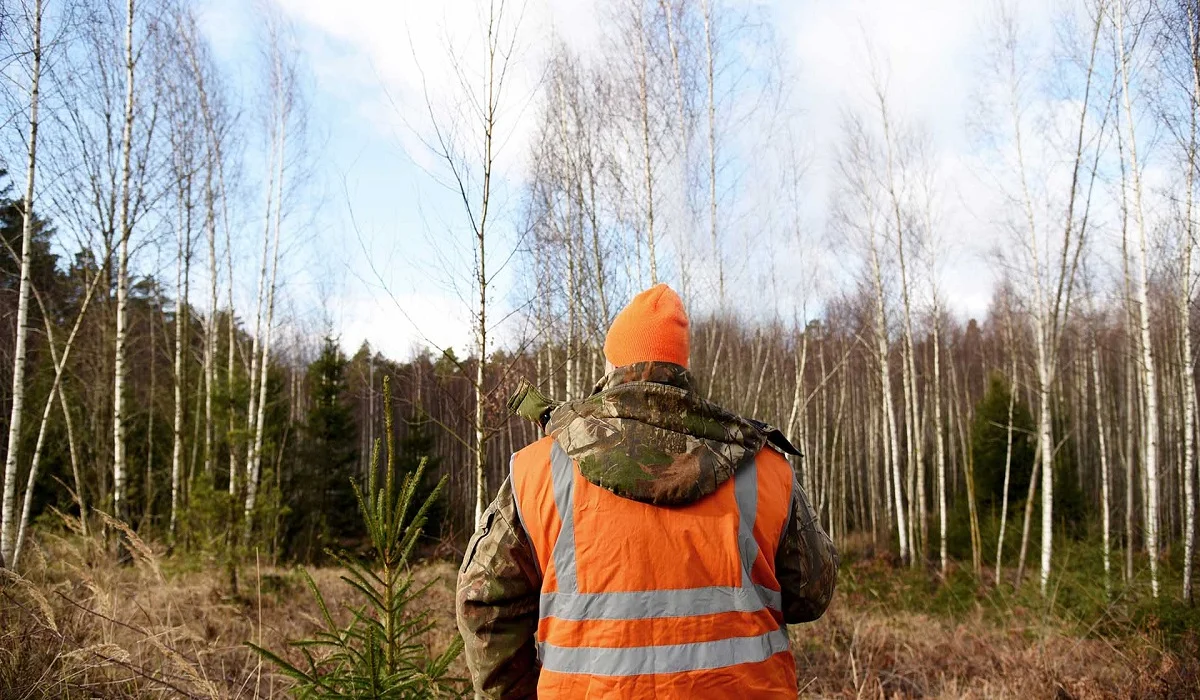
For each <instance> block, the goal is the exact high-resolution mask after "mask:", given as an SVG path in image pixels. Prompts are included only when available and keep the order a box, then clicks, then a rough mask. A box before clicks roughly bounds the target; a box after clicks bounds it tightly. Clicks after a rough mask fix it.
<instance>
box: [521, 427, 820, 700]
mask: <svg viewBox="0 0 1200 700" xmlns="http://www.w3.org/2000/svg"><path fill="white" fill-rule="evenodd" d="M509 469H510V471H511V475H510V476H511V479H512V487H513V494H514V496H515V497H516V501H517V513H518V515H519V516H520V518H521V524H522V526H523V527H524V528H525V531H526V532H527V533H528V534H529V539H530V541H531V543H532V544H533V548H534V550H535V554H536V556H537V561H538V565H539V567H540V569H541V572H542V589H541V597H540V600H539V620H538V629H537V648H538V657H539V658H540V660H541V664H542V672H541V676H540V678H539V680H538V697H539V698H541V699H542V700H546V699H547V698H572V699H574V698H601V697H602V698H609V697H621V698H738V700H748V699H750V698H795V697H796V694H797V688H796V664H795V660H794V658H793V657H792V655H791V652H790V651H789V649H788V637H787V630H786V628H785V627H784V625H783V614H782V612H781V604H780V587H779V582H778V580H776V578H775V552H776V550H777V549H778V546H779V542H780V539H781V537H782V535H783V528H784V526H785V525H786V523H787V520H788V514H789V511H790V509H791V497H792V479H793V476H792V469H791V466H790V465H789V464H788V463H787V461H786V460H785V459H784V458H783V457H782V456H781V455H779V454H778V453H776V452H775V451H774V450H772V449H769V448H767V449H763V450H762V451H761V452H760V453H759V454H758V456H757V457H756V458H755V460H754V462H753V463H751V464H748V465H745V466H743V467H742V468H741V469H739V470H738V471H737V472H736V473H735V475H734V478H732V479H730V480H728V481H726V482H725V483H724V484H722V485H721V486H720V487H719V488H718V489H717V490H716V491H715V492H713V493H712V494H710V495H708V496H706V497H704V498H702V499H700V500H698V501H696V502H694V503H691V504H688V505H685V506H677V507H664V506H655V505H651V504H648V503H641V502H638V501H633V500H630V499H627V498H622V497H620V496H617V495H615V494H613V493H611V492H609V491H608V490H606V489H604V488H602V487H600V486H596V485H595V484H592V483H591V482H590V481H588V480H587V479H586V478H584V477H583V475H582V474H580V473H579V470H578V469H577V468H576V467H575V464H574V462H573V461H572V460H571V458H570V457H569V456H568V455H567V453H566V452H565V451H564V450H563V449H562V448H561V447H560V446H559V445H558V443H556V442H555V441H554V440H553V438H549V437H547V438H543V439H542V440H539V441H538V442H536V443H534V444H532V445H530V446H529V447H526V448H525V449H523V450H521V451H520V452H518V453H516V454H515V455H513V458H512V461H511V462H510V466H509Z"/></svg>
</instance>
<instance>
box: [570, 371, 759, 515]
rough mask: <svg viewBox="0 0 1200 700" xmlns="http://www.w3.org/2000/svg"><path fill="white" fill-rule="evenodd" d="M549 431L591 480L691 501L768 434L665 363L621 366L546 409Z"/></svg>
mask: <svg viewBox="0 0 1200 700" xmlns="http://www.w3.org/2000/svg"><path fill="white" fill-rule="evenodd" d="M546 431H547V432H548V433H549V434H550V435H552V436H553V437H554V439H555V440H557V441H558V444H559V445H561V446H562V448H563V449H564V450H566V451H567V454H569V455H570V456H571V457H572V458H574V459H575V460H576V462H577V464H578V465H579V471H580V473H582V474H583V475H584V477H586V478H587V480H588V481H590V482H592V483H593V484H596V485H597V486H601V487H603V488H606V489H608V490H609V491H612V492H613V493H615V494H617V495H618V496H623V497H625V498H630V499H633V500H635V501H642V502H644V503H653V504H656V505H681V504H684V503H691V502H693V501H695V500H697V499H699V498H701V497H702V496H706V495H708V494H710V493H712V492H713V491H716V490H717V487H719V486H720V485H721V484H723V483H725V482H726V481H727V480H729V478H730V477H732V476H733V473H734V471H736V470H737V469H738V467H740V466H742V465H743V464H745V463H747V462H749V461H751V460H753V459H754V456H755V455H756V454H758V451H759V450H760V449H762V447H763V445H764V444H765V443H766V432H765V431H763V430H762V429H760V428H759V427H758V426H756V425H754V424H753V423H751V422H750V421H748V420H745V419H743V418H741V417H739V416H736V415H734V414H732V413H730V412H729V411H726V410H725V409H723V408H721V407H720V406H718V405H716V404H714V403H712V402H711V401H706V400H705V399H703V398H701V397H700V396H699V395H698V394H697V393H695V392H693V391H692V377H691V374H690V373H689V372H688V370H687V369H685V368H684V367H681V366H680V365H675V364H670V363H666V362H639V363H636V364H633V365H629V366H627V367H620V368H618V369H616V370H614V371H613V372H611V373H609V374H608V376H606V377H604V379H602V380H601V381H600V383H599V384H597V386H596V389H595V390H594V391H593V392H592V394H591V395H590V396H588V397H587V398H585V399H580V400H578V401H568V402H566V403H564V404H562V405H561V406H558V407H557V408H554V409H553V410H552V411H551V413H550V421H549V423H548V424H547V426H546Z"/></svg>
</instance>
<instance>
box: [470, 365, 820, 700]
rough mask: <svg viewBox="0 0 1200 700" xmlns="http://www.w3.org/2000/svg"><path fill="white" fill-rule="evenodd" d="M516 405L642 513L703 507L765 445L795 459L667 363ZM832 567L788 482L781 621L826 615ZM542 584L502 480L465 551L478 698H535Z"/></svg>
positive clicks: (799, 492) (807, 507) (585, 470)
mask: <svg viewBox="0 0 1200 700" xmlns="http://www.w3.org/2000/svg"><path fill="white" fill-rule="evenodd" d="M509 407H510V409H512V410H514V411H515V412H517V413H519V414H521V415H524V416H526V417H528V418H531V419H533V420H535V421H537V422H538V423H539V424H541V425H542V426H543V427H544V428H545V429H546V431H547V433H548V434H550V435H551V436H553V437H554V439H555V440H557V441H558V443H559V444H560V445H561V446H562V447H563V449H564V450H566V451H567V453H568V454H569V455H571V457H572V458H574V459H575V462H576V464H577V465H578V468H579V471H580V473H581V474H582V475H583V476H584V477H585V478H587V479H588V480H589V481H591V482H592V483H594V484H597V485H598V486H602V487H604V488H606V489H608V490H610V491H612V492H613V493H615V494H617V495H619V496H622V497H625V498H631V499H634V500H638V501H643V502H647V503H655V504H662V505H676V504H682V503H690V502H692V501H695V500H697V499H699V498H702V497H704V496H706V495H708V494H710V493H712V492H713V491H715V490H716V489H717V487H719V486H720V485H721V484H722V483H724V482H725V481H727V480H728V479H729V478H730V477H731V476H732V475H733V473H734V471H735V470H736V469H737V468H738V467H740V466H741V465H742V464H744V463H746V462H747V461H748V460H751V459H753V458H754V456H755V455H756V454H758V451H759V450H761V449H763V448H764V447H767V448H773V449H776V450H779V451H780V452H784V453H789V454H798V453H797V452H796V450H795V448H793V447H792V446H791V445H790V444H789V443H788V442H787V440H786V439H785V438H784V437H783V435H782V434H781V433H780V432H779V431H777V430H774V429H773V428H771V427H770V426H768V425H766V424H764V423H759V422H757V421H751V420H748V419H744V418H740V417H738V416H736V415H734V414H732V413H730V412H728V411H726V410H724V409H722V408H721V407H719V406H717V405H716V404H713V403H711V402H709V401H706V400H704V399H703V398H701V397H700V396H699V395H698V394H697V393H695V392H693V391H692V379H691V375H690V374H689V373H688V371H687V370H686V369H684V368H683V367H680V366H679V365H672V364H667V363H638V364H634V365H630V366H628V367H621V368H618V369H617V370H615V371H613V372H612V373H610V374H609V375H608V376H606V377H604V379H602V380H601V381H600V382H599V383H598V384H597V386H596V388H595V390H594V391H593V392H592V394H591V395H589V396H588V397H587V398H584V399H580V400H577V401H570V402H567V403H563V404H555V403H553V402H550V401H547V400H546V399H544V398H543V397H541V396H540V395H539V394H537V392H536V390H534V389H532V387H529V386H528V385H525V386H523V387H522V390H521V391H519V392H518V394H517V395H515V396H514V397H513V400H511V401H510V402H509ZM837 567H838V554H837V550H836V549H835V548H834V546H833V543H832V542H831V541H830V539H829V537H828V535H826V534H825V531H824V530H822V529H821V526H820V524H819V523H818V522H817V517H816V514H815V513H814V512H813V508H812V505H811V503H810V501H809V500H808V496H807V495H806V494H805V493H804V490H803V489H802V488H801V487H800V484H799V482H798V481H796V480H793V482H792V510H791V513H790V515H789V523H788V525H787V527H786V530H785V532H784V537H783V539H782V541H781V542H780V547H779V550H778V553H777V555H776V558H775V569H776V572H775V573H776V578H777V579H778V581H779V583H780V585H781V587H782V602H783V617H784V621H785V622H786V623H799V622H810V621H812V620H816V619H817V618H819V617H820V616H821V615H822V614H823V613H824V612H825V609H826V607H828V605H829V601H830V599H831V598H832V597H833V589H834V585H835V582H836V580H837ZM541 584H542V582H541V575H540V573H539V570H538V565H537V560H536V557H535V555H534V552H533V546H532V545H531V544H530V542H529V538H528V535H526V533H525V531H524V530H523V529H522V527H521V524H520V519H519V517H518V515H517V511H516V502H515V499H514V497H513V491H512V484H510V483H509V481H508V480H507V479H505V481H504V483H503V484H502V485H501V487H500V491H499V493H498V494H497V495H496V499H495V500H494V501H493V502H492V504H491V506H489V507H488V509H487V511H486V512H485V513H484V515H483V518H482V520H481V522H480V525H479V529H478V530H477V531H476V532H475V534H474V536H472V538H471V541H470V543H469V544H468V546H467V552H466V556H465V557H464V559H463V563H462V568H461V569H460V570H459V577H458V594H457V601H456V602H457V614H458V629H459V632H460V633H461V634H462V637H463V641H464V642H465V644H466V647H465V654H466V659H467V666H468V668H469V670H470V673H471V680H472V683H473V684H474V688H475V693H476V697H479V698H532V697H536V690H537V680H538V673H539V670H540V667H539V665H538V661H537V653H536V648H535V645H534V635H535V633H536V632H537V626H538V598H539V595H540V592H541Z"/></svg>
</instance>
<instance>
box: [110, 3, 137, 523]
mask: <svg viewBox="0 0 1200 700" xmlns="http://www.w3.org/2000/svg"><path fill="white" fill-rule="evenodd" d="M133 4H134V0H128V1H127V2H126V5H125V6H126V17H125V21H126V24H125V124H124V127H123V129H122V133H121V194H120V198H121V205H120V213H119V215H118V216H119V219H118V221H117V228H118V231H119V232H120V236H121V244H120V252H119V253H118V262H117V333H116V358H115V360H114V362H113V366H114V369H113V375H114V378H113V516H114V517H116V518H124V517H125V508H126V503H125V479H126V473H125V472H126V468H125V446H126V441H125V359H126V357H125V351H126V343H127V340H128V338H127V337H126V334H127V328H126V326H127V325H128V322H129V237H130V234H131V233H132V231H131V230H130V221H129V198H130V192H129V186H130V179H131V177H132V175H133V173H132V170H131V169H132V163H131V150H132V145H133V108H134V103H133V93H134V91H133V87H134V86H133V79H134V61H133Z"/></svg>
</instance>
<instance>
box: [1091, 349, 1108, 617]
mask: <svg viewBox="0 0 1200 700" xmlns="http://www.w3.org/2000/svg"><path fill="white" fill-rule="evenodd" d="M1092 388H1093V391H1094V395H1095V399H1096V433H1097V435H1098V436H1099V439H1100V517H1101V526H1102V527H1103V528H1104V529H1103V533H1102V536H1103V540H1104V593H1105V595H1109V594H1111V593H1112V545H1111V543H1110V541H1109V532H1111V530H1112V526H1111V523H1110V522H1109V513H1110V512H1111V510H1110V506H1109V477H1108V436H1107V434H1106V431H1107V430H1108V426H1107V425H1106V424H1105V421H1104V397H1103V396H1101V394H1100V348H1099V347H1098V345H1097V343H1096V333H1095V331H1093V332H1092Z"/></svg>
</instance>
